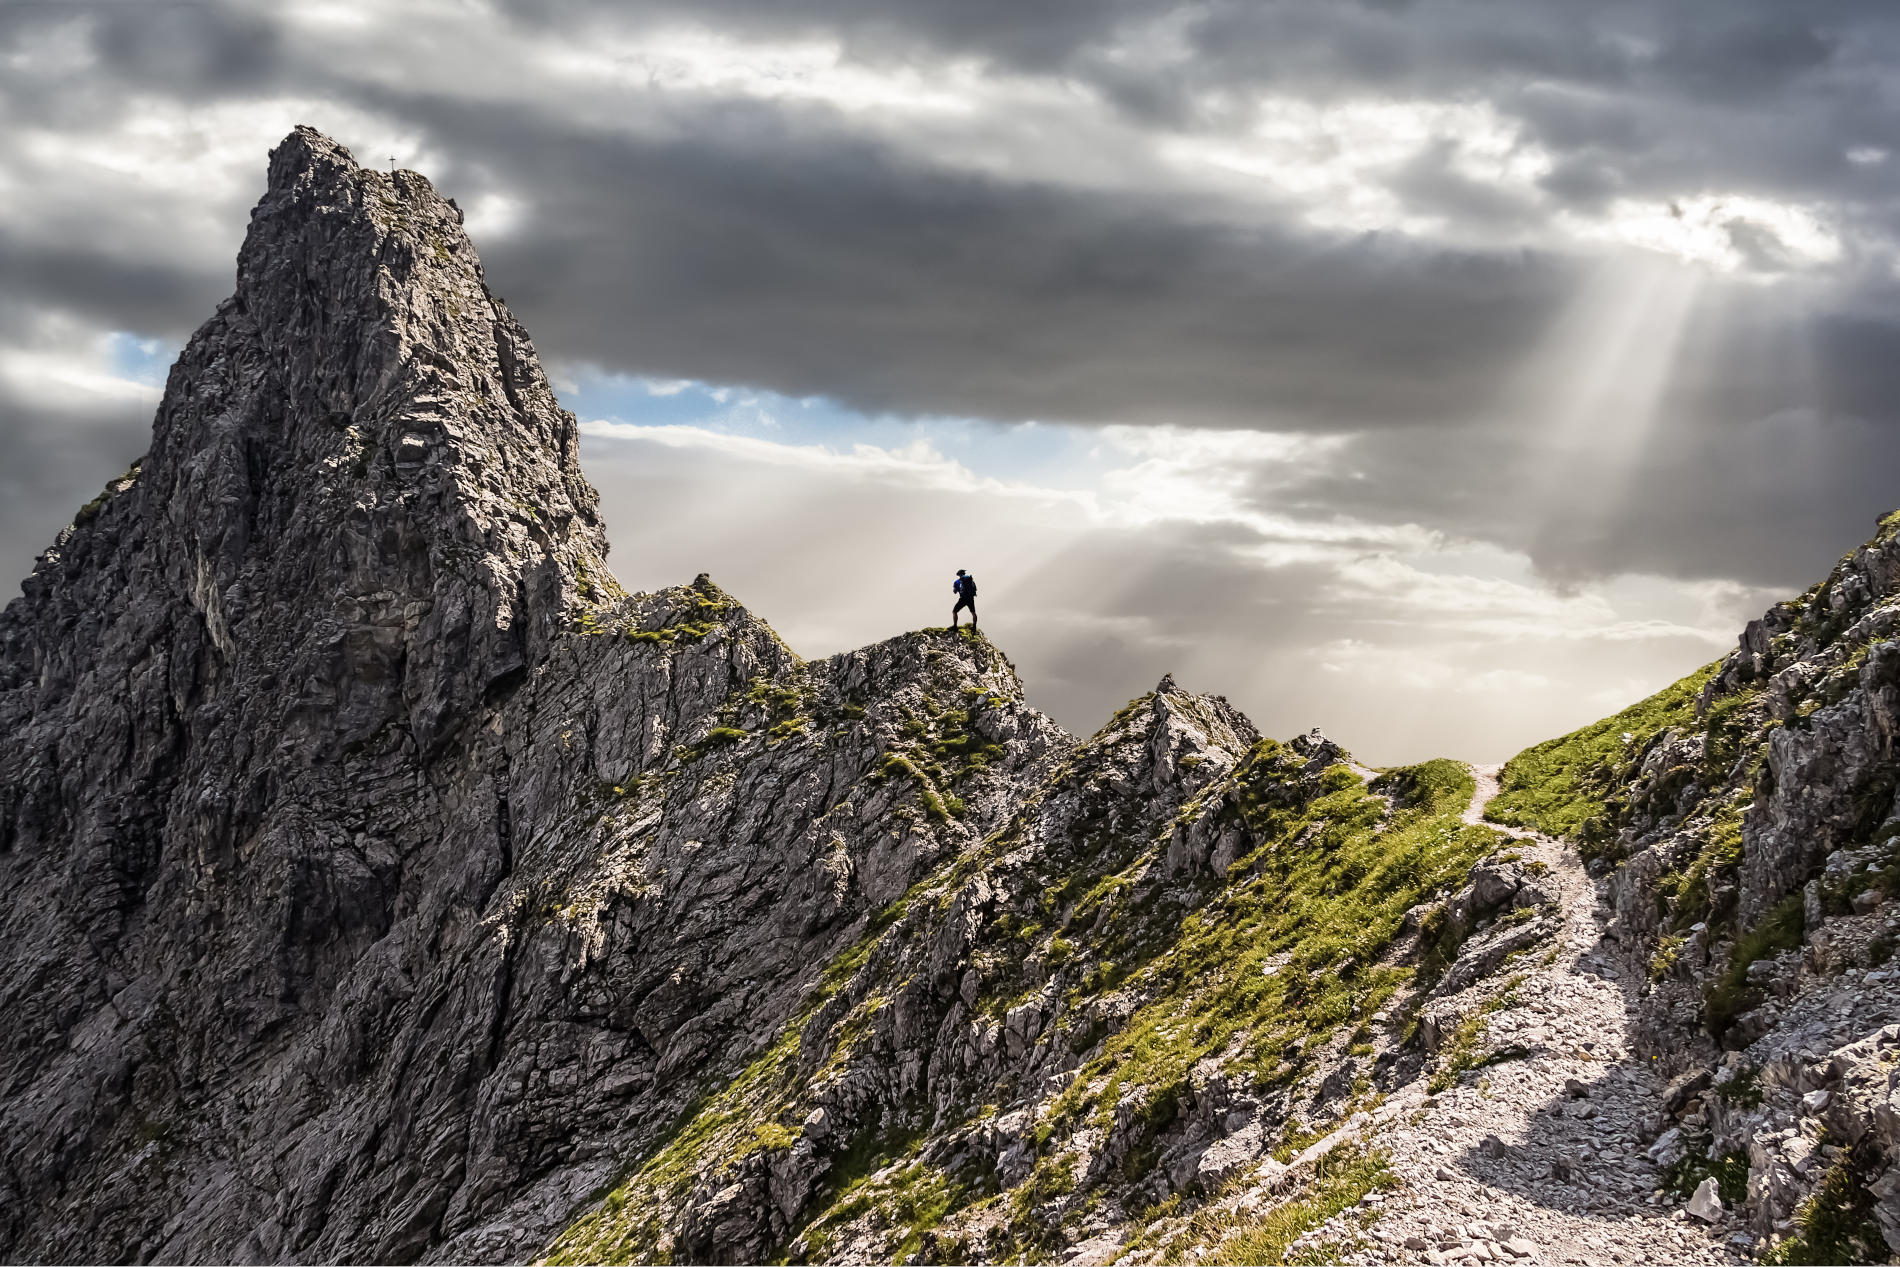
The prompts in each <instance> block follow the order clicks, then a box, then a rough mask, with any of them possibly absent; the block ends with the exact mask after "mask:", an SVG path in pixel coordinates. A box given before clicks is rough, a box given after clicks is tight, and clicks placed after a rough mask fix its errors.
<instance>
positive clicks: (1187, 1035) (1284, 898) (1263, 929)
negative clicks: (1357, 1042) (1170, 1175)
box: [1050, 741, 1502, 1127]
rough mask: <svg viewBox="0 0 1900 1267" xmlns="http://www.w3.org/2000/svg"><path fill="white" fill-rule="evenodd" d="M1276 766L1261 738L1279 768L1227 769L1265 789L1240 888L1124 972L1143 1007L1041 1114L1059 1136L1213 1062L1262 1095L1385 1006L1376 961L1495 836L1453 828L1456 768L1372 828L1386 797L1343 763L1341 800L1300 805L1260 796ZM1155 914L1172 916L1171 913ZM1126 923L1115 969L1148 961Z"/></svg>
mask: <svg viewBox="0 0 1900 1267" xmlns="http://www.w3.org/2000/svg"><path fill="white" fill-rule="evenodd" d="M1286 756H1287V750H1286V749H1284V748H1282V747H1281V746H1280V745H1278V744H1276V743H1273V742H1272V741H1266V742H1263V743H1262V744H1261V745H1260V747H1259V748H1257V749H1256V750H1255V753H1254V755H1253V757H1251V758H1250V763H1252V764H1255V765H1261V766H1267V767H1273V768H1269V769H1247V768H1243V769H1242V770H1241V771H1240V772H1239V773H1238V774H1237V782H1238V783H1239V785H1240V786H1241V787H1247V786H1249V785H1252V786H1253V787H1254V788H1255V789H1256V791H1261V795H1259V796H1257V797H1255V798H1254V799H1253V800H1252V801H1251V802H1249V801H1247V800H1246V799H1245V798H1242V801H1241V807H1240V812H1241V814H1242V815H1243V816H1244V817H1246V818H1248V819H1249V820H1250V822H1249V825H1250V826H1252V827H1254V828H1255V830H1256V831H1257V832H1258V833H1259V835H1258V837H1257V838H1259V839H1260V840H1261V841H1262V843H1261V844H1260V845H1259V846H1258V847H1257V848H1256V849H1254V850H1253V851H1252V852H1251V853H1250V854H1249V855H1248V856H1247V857H1245V858H1243V859H1241V860H1240V862H1239V863H1237V864H1236V866H1235V871H1236V872H1239V873H1240V874H1242V875H1244V876H1247V877H1248V878H1247V879H1245V880H1244V882H1240V883H1234V884H1230V885H1228V886H1227V887H1225V888H1224V889H1222V890H1221V891H1219V892H1218V893H1216V894H1215V895H1214V896H1213V897H1212V898H1211V899H1210V900H1209V901H1207V902H1206V904H1205V905H1203V906H1202V907H1200V908H1199V909H1197V910H1194V911H1191V912H1188V913H1187V914H1185V915H1184V916H1181V917H1179V920H1178V924H1177V925H1176V927H1177V928H1178V933H1177V934H1176V935H1175V936H1174V938H1173V939H1172V941H1171V943H1170V944H1166V945H1165V946H1164V947H1162V948H1159V952H1158V953H1153V952H1151V955H1150V957H1149V958H1148V960H1147V962H1146V963H1145V964H1141V965H1140V966H1139V969H1138V971H1136V972H1135V973H1134V974H1133V976H1134V977H1135V979H1137V980H1138V981H1139V982H1140V983H1141V984H1142V985H1143V986H1144V987H1145V989H1144V993H1147V994H1150V995H1151V1001H1150V1002H1148V1003H1147V1004H1146V1005H1145V1006H1144V1007H1143V1008H1142V1009H1141V1010H1140V1011H1138V1012H1137V1013H1136V1014H1135V1016H1134V1017H1133V1018H1132V1019H1131V1020H1130V1021H1129V1022H1128V1023H1127V1024H1126V1025H1124V1026H1123V1027H1122V1028H1121V1029H1119V1030H1118V1031H1117V1032H1115V1033H1114V1034H1113V1035H1111V1036H1109V1037H1108V1038H1107V1040H1106V1041H1105V1043H1104V1044H1103V1047H1102V1050H1101V1053H1100V1054H1099V1055H1098V1056H1096V1058H1095V1059H1094V1060H1093V1061H1091V1062H1090V1063H1089V1064H1088V1065H1086V1066H1085V1067H1084V1068H1083V1070H1082V1072H1081V1075H1080V1076H1079V1077H1078V1078H1077V1079H1076V1080H1075V1082H1074V1083H1072V1084H1071V1086H1070V1087H1069V1089H1068V1090H1066V1091H1065V1092H1063V1094H1062V1095H1061V1096H1060V1097H1058V1099H1057V1100H1056V1102H1055V1105H1054V1107H1053V1110H1052V1112H1051V1114H1050V1119H1051V1121H1052V1123H1053V1124H1055V1125H1056V1126H1057V1127H1060V1126H1061V1124H1063V1123H1070V1124H1075V1125H1080V1124H1082V1123H1085V1122H1086V1123H1092V1124H1094V1125H1097V1126H1101V1125H1105V1124H1106V1123H1107V1122H1108V1121H1109V1119H1110V1116H1111V1115H1112V1113H1113V1110H1114V1107H1115V1105H1116V1103H1117V1101H1118V1100H1119V1099H1120V1097H1121V1094H1122V1092H1123V1089H1124V1088H1145V1089H1148V1091H1149V1092H1150V1094H1154V1095H1165V1094H1166V1093H1167V1089H1168V1088H1172V1087H1177V1086H1181V1085H1183V1084H1184V1082H1185V1080H1186V1078H1187V1075H1188V1072H1189V1070H1190V1069H1192V1068H1193V1066H1194V1065H1195V1064H1196V1063H1197V1062H1198V1061H1199V1060H1201V1059H1202V1058H1204V1057H1206V1056H1208V1055H1210V1054H1213V1053H1217V1052H1218V1053H1222V1054H1223V1055H1224V1056H1225V1057H1226V1066H1227V1068H1228V1069H1229V1070H1230V1071H1236V1072H1239V1071H1245V1072H1248V1073H1251V1074H1252V1075H1254V1076H1255V1077H1256V1078H1257V1079H1258V1080H1259V1081H1260V1082H1261V1083H1262V1084H1263V1085H1274V1084H1280V1083H1284V1082H1286V1081H1289V1080H1291V1079H1293V1078H1294V1077H1296V1076H1298V1074H1299V1072H1300V1071H1301V1069H1302V1067H1303V1056H1302V1053H1304V1052H1306V1051H1309V1050H1312V1049H1313V1047H1314V1046H1315V1045H1316V1043H1317V1042H1319V1041H1322V1040H1324V1039H1326V1038H1327V1037H1329V1036H1331V1035H1332V1034H1334V1033H1336V1032H1338V1031H1340V1030H1341V1029H1342V1027H1344V1028H1350V1027H1351V1026H1352V1025H1353V1024H1356V1023H1357V1021H1358V1020H1359V1019H1360V1018H1362V1017H1365V1016H1369V1015H1371V1014H1372V1013H1374V1012H1376V1011H1377V1010H1379V1008H1380V1007H1382V1006H1383V1005H1384V1003H1385V1002H1386V1001H1387V1000H1388V999H1389V998H1390V997H1391V996H1392V995H1393V993H1394V992H1395V991H1397V990H1398V989H1399V987H1400V986H1401V985H1402V984H1404V982H1405V981H1406V980H1407V979H1408V978H1409V976H1410V973H1409V971H1407V970H1406V969H1404V968H1400V967H1396V966H1391V965H1387V964H1384V963H1382V962H1381V960H1382V957H1383V955H1384V952H1385V951H1386V950H1387V948H1388V947H1389V946H1390V945H1391V944H1392V941H1393V939H1394V938H1395V937H1396V936H1397V935H1398V933H1399V931H1400V927H1401V925H1402V923H1403V920H1404V916H1405V912H1406V911H1407V910H1409V909H1410V908H1411V907H1412V906H1414V905H1416V904H1417V903H1418V901H1419V900H1420V899H1421V898H1422V897H1424V896H1425V895H1427V894H1429V893H1431V892H1433V891H1435V890H1436V889H1438V888H1441V887H1444V886H1446V885H1449V884H1452V883H1453V882H1454V881H1459V880H1462V878H1463V876H1464V874H1465V873H1466V872H1467V871H1468V870H1469V869H1470V867H1471V865H1472V864H1473V863H1474V862H1476V861H1477V860H1478V859H1479V858H1481V857H1483V856H1484V855H1486V854H1487V853H1490V852H1491V851H1493V850H1495V849H1496V848H1497V846H1498V844H1499V843H1500V841H1501V840H1502V837H1501V836H1500V835H1499V834H1498V833H1497V832H1495V831H1493V830H1491V829H1490V828H1487V827H1482V826H1475V827H1474V826H1466V825H1465V824H1463V823H1461V822H1459V821H1458V816H1459V813H1460V812H1462V810H1463V808H1464V806H1465V804H1467V803H1468V802H1469V800H1470V796H1471V790H1472V786H1473V785H1472V780H1471V775H1470V772H1469V771H1468V770H1465V769H1464V768H1463V767H1461V766H1456V763H1448V764H1450V765H1452V766H1453V767H1454V768H1455V769H1456V770H1457V773H1458V777H1457V778H1451V779H1446V778H1441V777H1440V776H1441V775H1442V774H1443V773H1444V771H1442V770H1431V771H1423V770H1417V769H1416V768H1414V769H1413V771H1412V773H1411V775H1410V776H1409V777H1411V778H1412V779H1414V780H1415V781H1416V783H1417V784H1418V785H1419V786H1421V787H1432V788H1434V789H1435V790H1434V791H1433V793H1432V794H1431V796H1429V797H1427V798H1426V803H1425V805H1424V806H1422V807H1419V808H1411V809H1404V810H1401V811H1399V812H1398V813H1396V814H1395V815H1393V817H1392V818H1391V820H1390V821H1389V822H1388V823H1386V824H1385V825H1384V826H1383V827H1382V826H1381V822H1382V820H1384V819H1385V815H1386V804H1385V802H1384V801H1383V800H1382V799H1381V798H1379V797H1377V796H1373V795H1371V794H1369V793H1368V792H1367V790H1366V788H1365V785H1364V784H1363V783H1362V782H1361V781H1360V779H1359V777H1358V776H1357V775H1356V774H1353V773H1352V772H1351V770H1350V769H1348V768H1346V767H1345V766H1335V767H1333V768H1332V769H1330V770H1328V771H1326V777H1325V778H1324V779H1323V781H1322V786H1325V785H1328V784H1330V785H1332V786H1333V787H1335V789H1336V790H1333V791H1330V792H1325V793H1324V794H1322V795H1320V796H1318V797H1316V798H1314V799H1312V800H1311V801H1309V802H1307V803H1306V804H1305V805H1303V806H1298V807H1297V808H1296V807H1295V806H1294V805H1292V804H1283V803H1279V802H1280V801H1281V800H1282V799H1283V798H1276V797H1271V796H1269V795H1267V794H1266V793H1265V792H1264V791H1262V789H1266V788H1269V787H1271V786H1272V785H1273V784H1275V783H1276V782H1277V781H1278V780H1281V779H1283V778H1284V777H1286V775H1287V773H1288V771H1287V769H1286V766H1285V764H1284V763H1285V761H1286ZM1335 771H1339V772H1342V773H1343V776H1344V777H1341V776H1340V775H1336V774H1335V773H1334V772H1335ZM1447 806H1449V808H1447ZM1296 840H1297V841H1299V842H1300V844H1299V846H1298V847H1293V846H1294V842H1295V841H1296ZM1156 917H1157V918H1158V919H1161V920H1167V921H1169V922H1173V920H1174V919H1175V917H1174V916H1173V915H1172V913H1169V912H1166V911H1165V910H1164V911H1159V912H1157V913H1156ZM1130 923H1131V927H1129V928H1128V929H1126V930H1124V931H1123V932H1122V935H1121V937H1120V940H1121V941H1122V942H1123V943H1124V945H1123V946H1122V947H1121V948H1120V949H1122V950H1123V957H1122V961H1123V962H1126V959H1127V958H1128V957H1133V956H1137V955H1139V954H1140V953H1141V951H1142V943H1141V941H1140V940H1139V939H1137V938H1135V937H1131V936H1129V934H1131V933H1135V932H1136V931H1137V929H1136V927H1134V926H1132V925H1134V921H1132V920H1131V921H1130ZM1113 940H1114V939H1110V946H1111V947H1112V946H1113ZM1097 949H1098V953H1099V951H1100V950H1101V948H1100V947H1098V948H1097ZM1109 953H1110V954H1112V950H1111V951H1110V952H1109Z"/></svg>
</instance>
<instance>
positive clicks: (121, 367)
mask: <svg viewBox="0 0 1900 1267" xmlns="http://www.w3.org/2000/svg"><path fill="white" fill-rule="evenodd" d="M177 359H178V347H177V345H175V344H172V343H167V342H166V341H165V340H163V339H141V338H139V336H138V335H136V334H132V333H129V332H128V331H125V330H114V331H113V332H112V333H110V334H108V335H107V336H106V365H107V368H108V369H109V370H110V371H111V374H112V376H113V377H114V378H123V379H125V380H126V381H127V382H132V383H139V384H141V385H143V386H146V387H163V386H164V385H165V375H166V374H167V373H168V372H170V370H171V367H172V362H173V361H175V360H177Z"/></svg>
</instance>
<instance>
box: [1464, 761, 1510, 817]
mask: <svg viewBox="0 0 1900 1267" xmlns="http://www.w3.org/2000/svg"><path fill="white" fill-rule="evenodd" d="M1503 769H1504V767H1503V766H1501V765H1474V766H1472V767H1471V777H1472V778H1474V779H1476V780H1477V783H1478V786H1477V788H1476V789H1475V790H1474V791H1473V792H1472V793H1471V804H1469V805H1467V806H1465V822H1467V823H1482V822H1483V821H1484V807H1485V806H1487V805H1489V804H1490V803H1491V798H1492V797H1494V796H1496V795H1497V794H1498V773H1499V771H1501V770H1503Z"/></svg>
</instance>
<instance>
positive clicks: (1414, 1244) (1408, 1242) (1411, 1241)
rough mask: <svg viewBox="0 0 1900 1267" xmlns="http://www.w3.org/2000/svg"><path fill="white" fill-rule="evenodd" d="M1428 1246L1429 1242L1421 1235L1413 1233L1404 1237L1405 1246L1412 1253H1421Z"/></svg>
mask: <svg viewBox="0 0 1900 1267" xmlns="http://www.w3.org/2000/svg"><path fill="white" fill-rule="evenodd" d="M1429 1247H1430V1242H1428V1241H1427V1240H1426V1239H1425V1238H1424V1237H1422V1236H1418V1235H1416V1234H1414V1235H1412V1236H1408V1237H1406V1238H1405V1248H1407V1249H1409V1250H1411V1251H1412V1252H1413V1253H1414V1254H1417V1253H1421V1252H1423V1251H1424V1250H1426V1249H1428V1248H1429Z"/></svg>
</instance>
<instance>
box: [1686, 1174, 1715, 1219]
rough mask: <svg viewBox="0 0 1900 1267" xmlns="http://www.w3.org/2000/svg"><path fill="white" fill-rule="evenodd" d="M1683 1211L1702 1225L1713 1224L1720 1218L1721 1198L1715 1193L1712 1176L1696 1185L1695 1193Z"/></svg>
mask: <svg viewBox="0 0 1900 1267" xmlns="http://www.w3.org/2000/svg"><path fill="white" fill-rule="evenodd" d="M1683 1209H1685V1210H1687V1211H1688V1212H1689V1213H1690V1214H1692V1215H1694V1216H1695V1217H1696V1218H1698V1219H1701V1220H1702V1221H1703V1222H1704V1223H1714V1222H1715V1221H1716V1220H1718V1219H1720V1218H1721V1217H1722V1198H1721V1197H1720V1196H1719V1195H1718V1194H1717V1193H1716V1191H1715V1179H1714V1177H1713V1176H1711V1177H1709V1178H1707V1179H1704V1180H1703V1181H1702V1182H1701V1183H1699V1184H1697V1185H1696V1190H1695V1192H1694V1193H1693V1194H1691V1196H1690V1197H1689V1203H1688V1204H1687V1205H1685V1206H1684V1207H1683Z"/></svg>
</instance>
